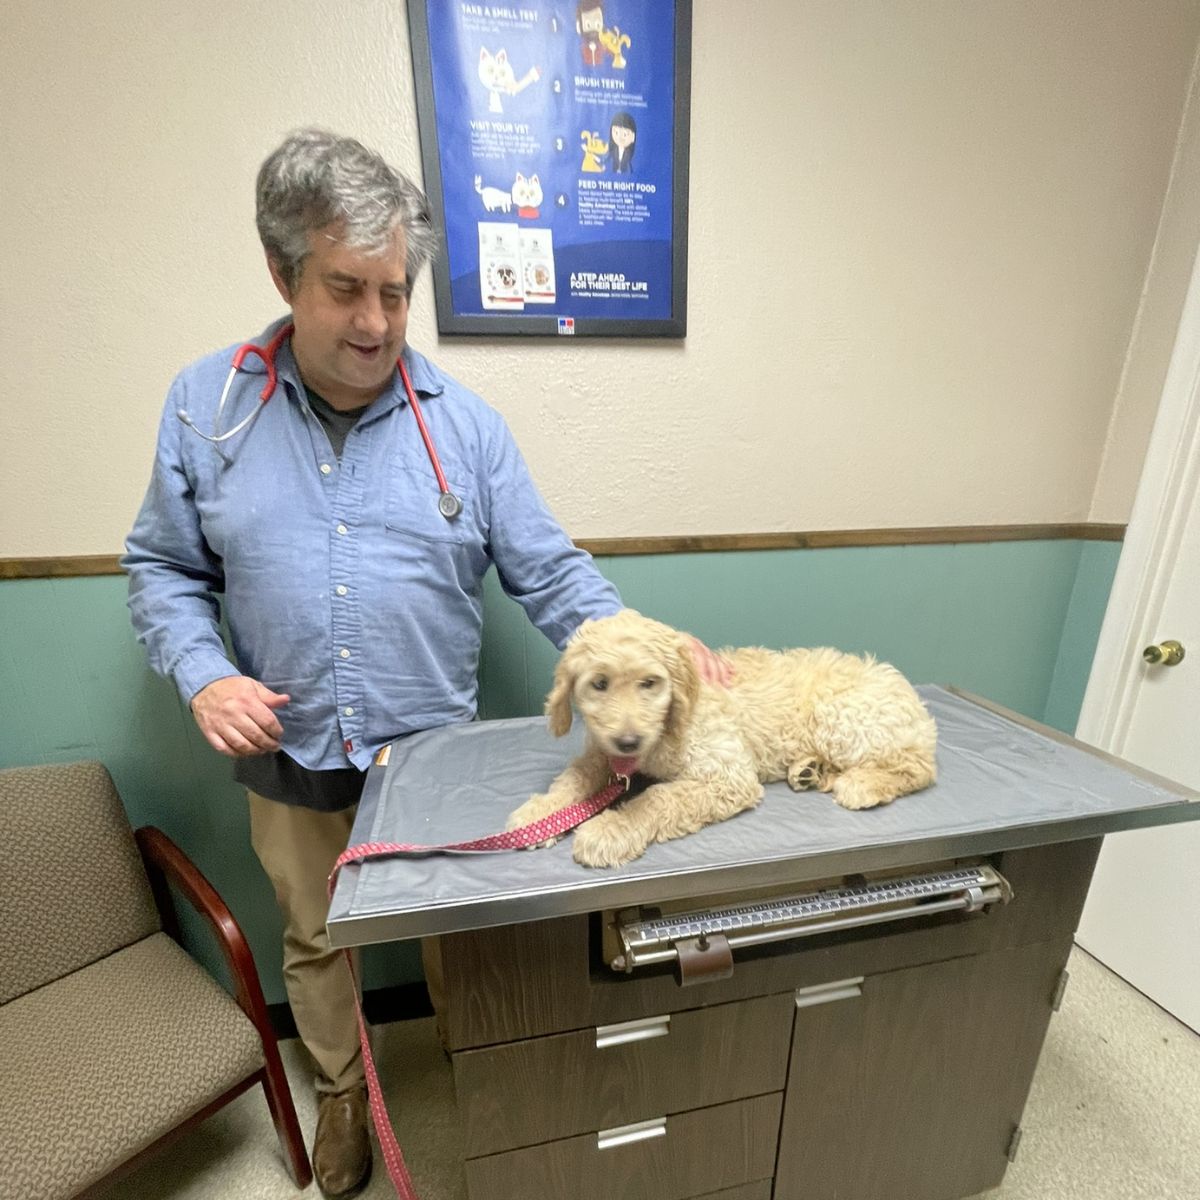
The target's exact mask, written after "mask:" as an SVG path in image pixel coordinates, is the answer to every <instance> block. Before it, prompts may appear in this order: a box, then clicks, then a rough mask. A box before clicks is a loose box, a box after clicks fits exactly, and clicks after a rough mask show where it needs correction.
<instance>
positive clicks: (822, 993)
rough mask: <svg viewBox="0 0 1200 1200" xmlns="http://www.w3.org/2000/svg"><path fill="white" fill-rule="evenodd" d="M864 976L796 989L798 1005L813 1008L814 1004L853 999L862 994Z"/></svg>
mask: <svg viewBox="0 0 1200 1200" xmlns="http://www.w3.org/2000/svg"><path fill="white" fill-rule="evenodd" d="M863 978H864V977H863V976H862V975H859V976H858V977H857V978H856V979H839V980H837V981H836V982H835V983H818V984H817V985H816V986H815V987H806V988H797V989H796V1007H797V1008H811V1007H812V1006H813V1005H814V1004H829V1003H831V1002H832V1001H834V1000H852V999H853V998H854V997H855V996H861V995H862V985H863Z"/></svg>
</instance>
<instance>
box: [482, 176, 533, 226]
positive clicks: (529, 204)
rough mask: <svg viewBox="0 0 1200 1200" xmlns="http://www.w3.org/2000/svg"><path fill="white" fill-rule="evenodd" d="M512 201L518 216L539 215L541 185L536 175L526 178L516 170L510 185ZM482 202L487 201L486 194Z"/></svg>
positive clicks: (531, 216)
mask: <svg viewBox="0 0 1200 1200" xmlns="http://www.w3.org/2000/svg"><path fill="white" fill-rule="evenodd" d="M477 190H478V189H477ZM512 202H513V203H514V204H515V205H516V206H517V216H519V217H527V218H530V219H536V218H537V217H538V216H540V215H541V213H540V211H539V206H540V205H541V203H542V185H541V182H540V181H539V180H538V177H537V176H536V175H530V176H529V178H528V179H526V178H525V176H524V175H522V174H521V172H520V171H518V172H517V177H516V179H514V180H513V185H512ZM484 203H485V204H486V203H487V197H486V196H485V197H484ZM505 211H506V212H507V211H508V210H507V209H506V210H505Z"/></svg>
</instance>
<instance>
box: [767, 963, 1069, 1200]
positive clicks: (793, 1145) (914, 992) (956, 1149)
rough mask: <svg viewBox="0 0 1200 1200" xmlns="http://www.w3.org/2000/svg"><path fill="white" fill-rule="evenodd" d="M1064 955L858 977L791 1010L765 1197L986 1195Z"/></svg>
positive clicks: (929, 1199)
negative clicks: (832, 994) (773, 1161)
mask: <svg viewBox="0 0 1200 1200" xmlns="http://www.w3.org/2000/svg"><path fill="white" fill-rule="evenodd" d="M1070 948H1071V944H1070V942H1069V941H1065V940H1060V941H1057V942H1053V943H1043V944H1039V945H1033V946H1024V947H1020V948H1017V949H1014V950H1004V951H999V952H996V953H993V954H985V955H979V956H977V957H973V958H960V959H953V960H950V961H948V962H942V963H932V964H929V965H927V966H922V967H914V968H911V969H909V970H904V971H894V972H891V973H888V974H884V975H876V976H870V977H868V978H867V979H866V980H865V981H864V982H863V984H862V994H861V995H860V996H857V997H851V998H849V999H842V1000H837V1001H834V1002H831V1003H828V1004H822V1005H817V1006H813V1007H804V1008H799V1009H798V1010H797V1012H796V1025H795V1033H794V1037H793V1042H792V1056H791V1067H790V1072H789V1076H788V1088H787V1094H786V1100H785V1106H784V1115H783V1123H782V1130H781V1141H780V1153H779V1165H778V1171H777V1175H776V1185H775V1200H958V1198H959V1197H963V1196H972V1195H974V1194H975V1193H977V1192H982V1191H985V1190H987V1189H988V1188H992V1187H995V1186H996V1185H997V1184H998V1183H999V1182H1000V1180H1001V1178H1002V1177H1003V1175H1004V1170H1005V1168H1006V1167H1007V1165H1008V1160H1007V1157H1006V1154H1007V1150H1008V1146H1009V1143H1010V1140H1011V1138H1012V1133H1013V1130H1014V1129H1015V1128H1016V1126H1017V1124H1018V1123H1019V1121H1020V1116H1021V1111H1022V1109H1023V1108H1024V1106H1025V1098H1026V1096H1027V1095H1028V1092H1029V1085H1030V1083H1031V1081H1032V1079H1033V1071H1034V1068H1035V1066H1036V1065H1037V1059H1038V1054H1039V1053H1040V1051H1041V1045H1042V1039H1043V1037H1044V1036H1045V1033H1046V1026H1047V1024H1048V1023H1049V1019H1050V1013H1051V1004H1052V998H1053V995H1054V990H1055V986H1056V984H1057V981H1058V977H1059V973H1060V971H1061V970H1062V968H1063V965H1064V964H1065V962H1066V959H1067V955H1068V954H1069V952H1070Z"/></svg>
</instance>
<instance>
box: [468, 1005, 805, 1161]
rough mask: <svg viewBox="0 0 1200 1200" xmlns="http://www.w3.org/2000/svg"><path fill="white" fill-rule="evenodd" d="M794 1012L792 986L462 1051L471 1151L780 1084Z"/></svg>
mask: <svg viewBox="0 0 1200 1200" xmlns="http://www.w3.org/2000/svg"><path fill="white" fill-rule="evenodd" d="M792 1010H793V997H792V995H791V994H790V993H785V994H782V995H777V996H763V997H760V998H758V999H755V1000H745V1001H741V1002H739V1003H736V1004H719V1005H715V1006H713V1007H711V1008H701V1009H692V1010H689V1011H685V1012H677V1013H672V1014H669V1015H668V1014H664V1015H662V1016H661V1017H657V1018H650V1019H649V1020H639V1021H631V1022H626V1023H624V1024H622V1025H615V1026H608V1027H602V1028H599V1029H597V1028H592V1029H583V1030H579V1031H577V1032H575V1033H562V1034H555V1035H553V1036H551V1037H543V1038H532V1039H529V1040H527V1041H522V1042H514V1043H511V1044H509V1045H504V1046H492V1047H489V1048H487V1049H483V1050H468V1051H464V1052H460V1053H458V1054H455V1055H454V1086H455V1092H456V1094H457V1097H458V1110H459V1113H460V1115H461V1117H462V1121H463V1128H464V1135H465V1139H466V1152H467V1155H468V1156H474V1155H479V1154H492V1153H495V1152H496V1151H499V1150H510V1149H513V1148H515V1147H519V1146H532V1145H535V1144H537V1143H540V1142H549V1141H554V1140H556V1139H559V1138H565V1137H570V1136H571V1135H573V1134H578V1133H586V1132H589V1131H594V1130H597V1129H609V1128H612V1127H613V1126H617V1125H628V1124H630V1123H631V1122H634V1121H643V1120H646V1119H647V1118H650V1117H659V1116H664V1115H667V1114H670V1113H679V1112H684V1111H686V1110H688V1109H696V1108H707V1107H709V1106H710V1105H714V1104H720V1103H723V1102H725V1101H728V1100H739V1099H742V1098H743V1097H746V1096H760V1095H763V1094H764V1093H767V1092H775V1091H780V1090H782V1088H783V1086H784V1082H785V1079H786V1075H787V1057H788V1046H789V1041H790V1038H791V1028H792Z"/></svg>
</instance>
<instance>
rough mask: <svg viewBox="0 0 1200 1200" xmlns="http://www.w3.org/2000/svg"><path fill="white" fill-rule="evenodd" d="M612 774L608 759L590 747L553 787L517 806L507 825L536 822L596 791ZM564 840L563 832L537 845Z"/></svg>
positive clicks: (514, 827) (512, 826)
mask: <svg viewBox="0 0 1200 1200" xmlns="http://www.w3.org/2000/svg"><path fill="white" fill-rule="evenodd" d="M608 778H609V770H608V759H607V758H605V757H604V755H603V754H600V753H599V752H597V751H593V750H590V749H589V750H587V751H585V752H584V753H583V754H582V755H580V757H579V758H577V759H575V761H574V762H573V763H571V765H570V766H569V767H568V768H567V769H566V770H565V771H563V773H562V774H561V775H559V776H558V777H557V778H556V779H555V780H554V782H553V783H552V784H551V785H550V790H549V791H546V792H539V793H538V794H537V795H534V796H530V798H529V799H528V800H526V801H525V803H524V804H522V805H521V807H520V808H518V809H515V810H514V811H513V812H512V814H511V815H510V816H509V818H508V822H507V823H506V825H505V826H504V828H505V829H519V828H520V827H521V826H522V825H532V824H533V823H534V822H535V821H541V820H544V819H545V818H546V817H548V816H550V814H551V813H556V812H558V810H559V809H560V808H567V807H568V806H570V805H572V804H578V803H579V802H580V801H581V800H586V799H587V798H588V797H589V796H592V795H595V793H596V792H598V791H599V790H600V789H601V788H602V787H603V786H604V785H605V784H606V783H607V782H608ZM561 840H562V835H559V837H552V838H547V839H546V840H545V841H543V842H538V843H537V846H539V847H542V846H553V845H554V843H555V842H557V841H561Z"/></svg>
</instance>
